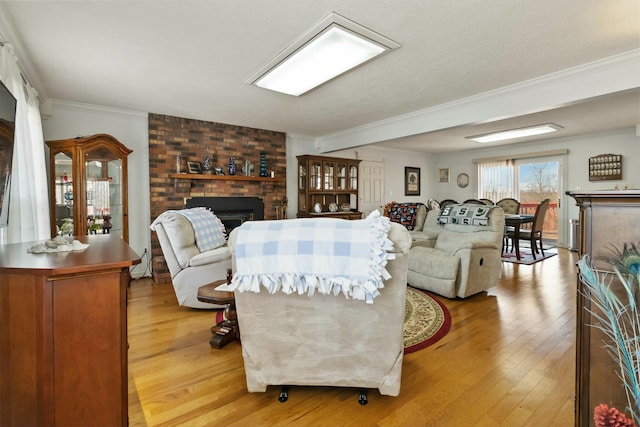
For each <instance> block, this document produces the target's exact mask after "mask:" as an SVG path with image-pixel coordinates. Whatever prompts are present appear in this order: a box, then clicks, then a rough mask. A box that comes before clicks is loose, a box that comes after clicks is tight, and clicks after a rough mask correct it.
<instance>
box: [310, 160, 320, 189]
mask: <svg viewBox="0 0 640 427" xmlns="http://www.w3.org/2000/svg"><path fill="white" fill-rule="evenodd" d="M310 179H311V181H310V184H309V189H310V190H322V162H321V161H314V162H312V163H311V177H310Z"/></svg>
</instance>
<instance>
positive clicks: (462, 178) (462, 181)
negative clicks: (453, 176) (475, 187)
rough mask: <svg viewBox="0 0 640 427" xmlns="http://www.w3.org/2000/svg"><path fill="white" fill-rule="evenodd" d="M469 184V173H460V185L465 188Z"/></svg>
mask: <svg viewBox="0 0 640 427" xmlns="http://www.w3.org/2000/svg"><path fill="white" fill-rule="evenodd" d="M467 185H469V175H467V174H466V173H461V174H460V175H458V187H460V188H465V187H466V186H467Z"/></svg>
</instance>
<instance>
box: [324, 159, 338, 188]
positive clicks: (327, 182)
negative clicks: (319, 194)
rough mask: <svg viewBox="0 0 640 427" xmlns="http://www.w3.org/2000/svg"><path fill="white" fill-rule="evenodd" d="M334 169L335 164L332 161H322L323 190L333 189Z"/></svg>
mask: <svg viewBox="0 0 640 427" xmlns="http://www.w3.org/2000/svg"><path fill="white" fill-rule="evenodd" d="M335 169H336V164H335V163H333V162H324V189H325V190H333V189H335V180H334V178H335V176H334V174H335Z"/></svg>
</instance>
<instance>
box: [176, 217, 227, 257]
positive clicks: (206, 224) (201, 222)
mask: <svg viewBox="0 0 640 427" xmlns="http://www.w3.org/2000/svg"><path fill="white" fill-rule="evenodd" d="M173 212H175V213H178V214H180V215H182V216H184V217H185V218H187V219H188V220H189V222H190V223H191V226H192V227H193V232H194V234H195V235H196V246H197V247H198V250H199V251H200V252H205V251H208V250H210V249H215V248H219V247H220V246H223V245H224V244H225V243H226V242H227V238H226V234H225V228H224V225H223V224H222V221H220V218H218V217H217V216H216V215H215V214H214V213H213V212H211V211H210V210H209V209H207V208H191V209H182V210H179V211H173Z"/></svg>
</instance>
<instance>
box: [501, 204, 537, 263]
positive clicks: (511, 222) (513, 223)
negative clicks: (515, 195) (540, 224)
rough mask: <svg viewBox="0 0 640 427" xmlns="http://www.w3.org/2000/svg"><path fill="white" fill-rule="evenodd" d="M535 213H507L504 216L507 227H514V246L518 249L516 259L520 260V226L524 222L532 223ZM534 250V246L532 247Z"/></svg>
mask: <svg viewBox="0 0 640 427" xmlns="http://www.w3.org/2000/svg"><path fill="white" fill-rule="evenodd" d="M533 217H534V216H533V215H529V214H518V215H514V214H506V215H505V216H504V225H505V227H513V239H512V240H513V247H514V248H515V250H516V259H517V260H518V261H520V226H521V225H522V224H528V223H530V224H532V223H533ZM531 250H534V248H531Z"/></svg>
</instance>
